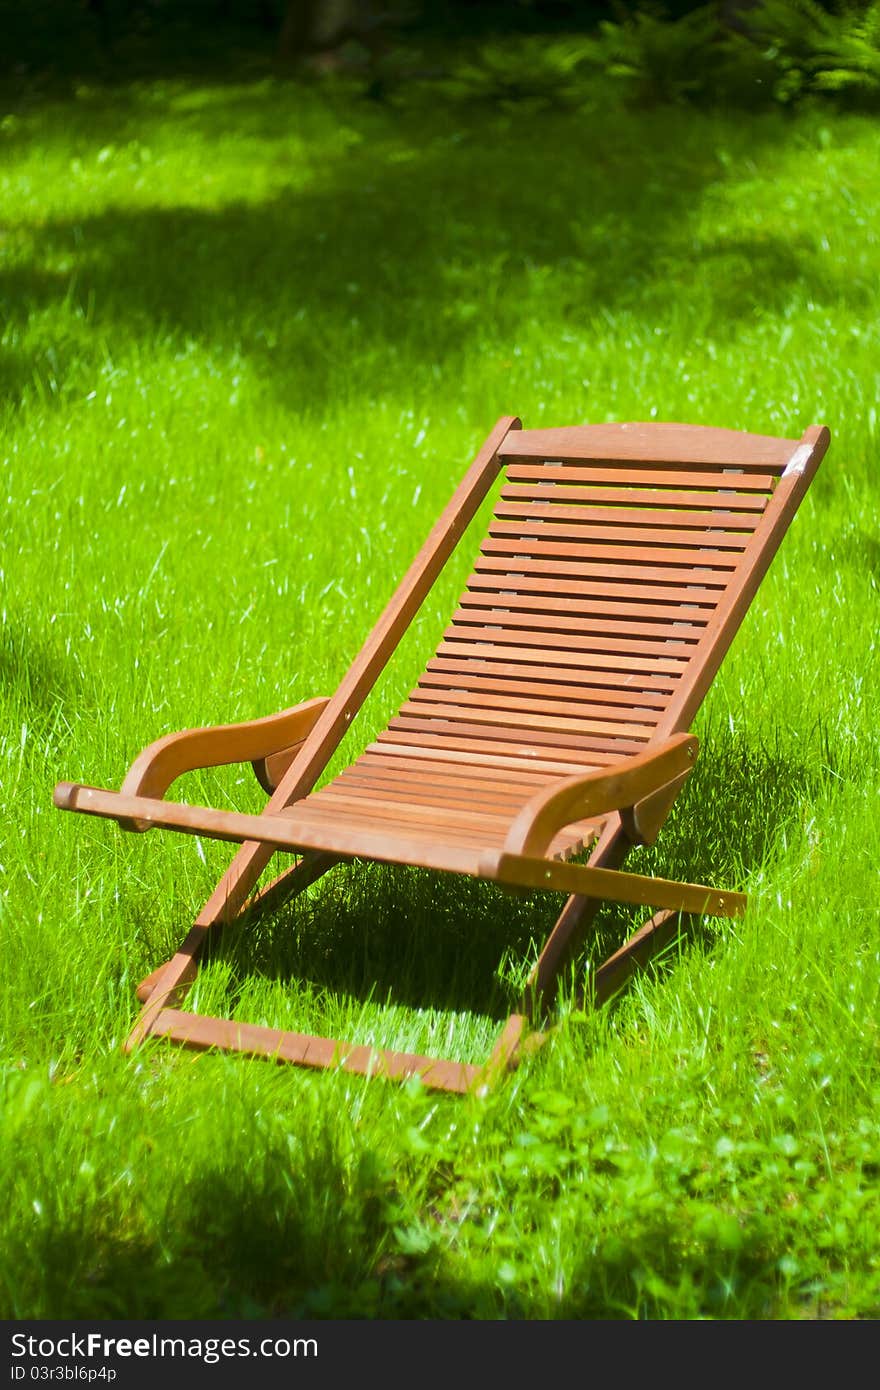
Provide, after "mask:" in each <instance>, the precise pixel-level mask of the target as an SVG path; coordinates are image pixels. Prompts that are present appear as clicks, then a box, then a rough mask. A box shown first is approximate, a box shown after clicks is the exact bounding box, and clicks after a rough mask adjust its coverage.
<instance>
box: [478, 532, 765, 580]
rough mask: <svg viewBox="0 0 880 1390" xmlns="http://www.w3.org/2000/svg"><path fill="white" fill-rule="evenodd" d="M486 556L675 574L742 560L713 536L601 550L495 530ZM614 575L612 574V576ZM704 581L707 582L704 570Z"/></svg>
mask: <svg viewBox="0 0 880 1390" xmlns="http://www.w3.org/2000/svg"><path fill="white" fill-rule="evenodd" d="M480 550H481V554H483V555H512V556H516V557H520V556H521V557H522V558H523V559H525V560H532V561H534V560H542V559H545V560H579V561H585V562H586V563H587V564H593V565H603V566H608V565H616V564H618V563H619V564H621V565H627V566H636V567H644V566H648V565H650V566H659V565H670V566H672V567H674V568H675V571H676V575H679V574H680V573H681V571H682V570H685V571H691V572H693V571H695V570H700V571H702V570H705V569H716V570H734V569H736V567H737V565H738V564H739V561H740V554H739V553H738V552H735V551H733V550H719V549H718V547H717V546H716V545H715V542H714V538H713V540H712V542H711V543H710V542H709V541H708V540H707V541H706V542H705V543H704V544H703V545H698V544H697V543H696V542H694V544H693V545H692V546H690V547H687V546H673V545H664V546H660V545H658V546H657V547H656V548H653V547H649V546H645V547H643V548H639V547H638V546H635V545H603V546H602V547H601V550H598V549H597V547H596V546H595V545H586V544H584V543H578V544H576V543H575V542H573V541H570V540H559V539H556V538H554V537H553V536H550V535H548V536H547V538H546V539H539V537H537V536H529V537H525V536H511V535H505V534H499V535H496V534H495V533H494V530H493V531H491V532H490V534H489V536H487V538H486V539H485V540H484V541H483V544H482V546H481V547H480ZM610 577H613V576H610ZM699 579H700V582H701V583H705V582H706V580H705V577H704V575H703V574H702V573H700V575H699Z"/></svg>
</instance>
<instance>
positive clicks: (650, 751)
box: [55, 417, 830, 1092]
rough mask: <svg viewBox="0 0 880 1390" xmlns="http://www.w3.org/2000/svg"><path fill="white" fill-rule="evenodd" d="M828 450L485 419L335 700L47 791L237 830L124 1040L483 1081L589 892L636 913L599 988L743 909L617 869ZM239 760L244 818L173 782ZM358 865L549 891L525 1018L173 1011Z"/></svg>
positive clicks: (821, 432) (145, 822)
mask: <svg viewBox="0 0 880 1390" xmlns="http://www.w3.org/2000/svg"><path fill="white" fill-rule="evenodd" d="M829 442H830V435H829V432H828V430H827V429H826V428H825V427H824V426H812V427H811V428H809V429H808V430H807V431H806V432H805V433H804V435H803V436H802V437H801V439H799V440H794V439H780V438H772V437H769V436H762V435H756V434H747V433H743V432H740V431H735V430H726V429H714V428H706V427H702V426H694V425H677V424H660V423H651V424H607V425H584V426H576V427H571V428H561V429H539V430H527V429H522V428H521V424H520V421H519V420H518V419H517V418H515V417H507V418H503V419H501V420H499V421H498V423H497V424H496V426H495V428H494V429H493V430H492V432H491V433H490V434H489V436H488V438H487V439H486V441H485V443H484V444H483V446H482V448H481V449H480V450H479V452H478V454H477V456H476V458H475V459H474V462H473V463H472V465H471V467H470V469H469V470H468V472H467V473H466V474H465V476H464V478H463V480H462V482H461V483H460V485H459V486H458V488H457V489H456V491H455V493H454V495H453V497H452V499H451V501H450V502H449V504H448V506H447V507H446V509H445V510H444V511H443V512H442V514H441V515H440V517H439V518H438V520H437V522H436V524H435V525H434V527H433V529H432V531H431V532H430V535H429V536H428V538H427V540H426V541H425V544H424V545H423V547H422V549H421V550H420V551H419V553H418V555H417V556H416V558H415V560H414V561H413V563H412V565H411V567H410V568H409V570H408V571H407V573H406V575H405V576H404V578H403V580H402V582H401V583H400V586H399V588H398V589H397V591H396V593H395V594H394V596H393V597H392V599H391V601H390V602H389V604H388V607H387V608H386V610H385V612H384V613H383V614H382V616H381V618H380V619H379V621H378V623H377V624H376V626H375V628H374V629H373V632H372V633H371V635H370V636H369V637H368V639H367V641H366V643H365V645H364V647H363V648H362V650H361V652H360V654H359V655H358V656H357V657H356V658H355V660H354V662H353V664H352V666H351V668H350V669H349V671H348V674H347V675H346V676H345V677H344V679H343V681H342V683H341V684H340V686H339V688H338V690H337V691H336V693H335V695H333V696H332V697H330V698H320V699H312V700H307V701H306V702H305V703H304V704H300V705H297V706H296V707H295V708H293V709H288V710H284V711H283V712H282V713H280V714H277V715H274V716H271V717H269V718H265V719H256V720H252V721H250V722H246V723H240V724H230V725H226V726H221V727H217V728H208V729H194V730H188V731H185V732H182V733H173V734H169V735H166V736H165V737H164V738H160V739H159V740H158V741H157V742H156V743H153V744H151V745H150V746H149V747H148V748H146V749H145V750H144V751H143V752H142V753H141V754H140V755H139V756H138V757H137V758H136V759H135V761H134V763H133V764H132V766H131V768H130V770H129V772H128V774H127V776H126V778H125V780H124V782H123V784H122V787H121V790H120V791H109V790H101V789H99V788H95V787H90V786H85V785H81V784H74V783H66V782H65V783H59V784H58V786H57V787H56V789H55V804H56V806H58V807H60V808H62V809H64V810H67V811H79V812H84V813H86V814H89V815H96V816H104V817H109V818H111V819H113V820H115V821H116V822H117V823H118V824H119V825H120V826H121V827H122V828H123V829H124V830H128V831H135V832H137V831H145V830H149V829H151V828H155V827H163V828H166V829H170V830H179V831H183V832H185V833H189V834H197V835H204V836H209V837H214V838H216V839H220V840H230V841H233V842H237V843H238V844H239V845H240V848H239V849H238V851H237V853H236V854H235V856H234V858H233V859H232V862H231V864H230V866H229V868H228V870H227V871H226V873H225V874H224V875H223V877H222V878H221V880H220V882H219V883H218V884H217V887H216V889H215V890H214V892H213V893H212V895H211V897H210V898H209V899H208V901H207V903H206V904H205V906H204V908H203V909H202V911H201V913H200V914H199V915H198V917H197V918H196V920H195V922H194V924H193V926H192V928H191V929H190V931H189V934H188V935H187V937H186V939H185V940H184V941H183V943H182V945H181V947H180V949H179V950H178V952H177V953H176V954H175V955H174V957H173V958H172V959H171V960H170V961H168V962H166V963H165V964H164V965H162V966H160V967H159V968H158V969H157V970H155V971H154V972H153V974H152V975H151V976H149V977H148V978H147V980H145V981H144V982H143V983H142V985H141V986H140V987H139V991H138V993H139V997H140V999H141V1002H142V1005H143V1007H142V1011H141V1014H140V1016H139V1018H138V1020H137V1022H136V1024H135V1026H134V1028H133V1031H132V1033H131V1035H130V1037H129V1039H128V1041H127V1044H126V1046H127V1047H128V1048H129V1049H130V1048H132V1047H134V1046H136V1045H137V1044H139V1043H140V1042H141V1041H142V1040H143V1039H145V1038H147V1037H154V1038H155V1037H162V1038H167V1039H173V1040H174V1041H176V1042H178V1043H181V1044H183V1045H185V1046H187V1047H191V1048H197V1049H210V1048H220V1049H226V1050H232V1051H241V1052H244V1053H247V1054H250V1055H257V1056H265V1057H270V1058H273V1059H274V1060H276V1061H285V1062H293V1063H297V1064H300V1065H305V1066H313V1067H333V1066H339V1067H343V1068H345V1069H346V1070H348V1071H353V1072H358V1073H362V1074H366V1075H372V1074H382V1075H385V1076H387V1077H392V1078H395V1079H405V1078H407V1077H410V1076H413V1075H418V1076H420V1077H421V1078H422V1080H423V1082H424V1083H425V1084H426V1085H429V1086H433V1087H436V1088H439V1089H441V1090H447V1091H458V1092H465V1091H474V1090H479V1089H480V1088H481V1087H485V1086H487V1085H488V1084H490V1082H491V1080H492V1079H493V1078H494V1077H496V1076H497V1075H499V1074H500V1073H503V1072H504V1071H505V1070H507V1069H509V1068H511V1067H513V1066H515V1065H516V1063H517V1061H518V1060H519V1057H520V1056H521V1053H522V1050H523V1047H524V1043H525V1039H526V1037H527V1033H528V1024H529V1022H530V1021H533V1020H534V1019H535V1018H536V1017H538V1016H539V1015H540V1012H541V1010H542V1008H543V1007H544V1005H545V1003H546V1001H547V999H548V997H549V993H550V991H551V990H552V988H553V986H554V983H555V982H556V980H557V978H558V974H559V971H560V969H561V967H562V965H563V963H564V962H566V960H567V959H568V958H569V957H570V953H571V951H572V950H573V949H574V947H575V946H576V944H577V943H578V941H580V940H582V938H583V935H584V932H585V931H586V928H587V926H588V924H589V922H590V920H591V918H592V917H593V915H594V914H595V912H596V910H597V908H598V906H599V905H600V903H601V902H602V901H603V900H606V901H614V902H622V903H627V904H632V905H636V906H642V905H644V906H646V907H650V908H651V909H652V910H653V913H652V916H651V917H650V918H649V919H648V920H647V921H646V922H645V924H644V925H643V926H642V927H641V928H640V929H639V930H638V931H636V932H635V933H634V934H633V935H632V936H631V937H630V938H629V940H628V941H626V942H625V943H624V944H623V945H622V946H621V948H620V949H619V950H618V951H616V952H615V953H614V955H613V956H612V957H611V958H610V959H609V960H608V961H607V962H605V964H604V965H602V966H600V967H599V969H598V970H597V971H596V972H595V975H594V979H593V988H594V991H595V994H596V997H597V998H602V997H607V996H608V995H609V994H611V993H613V992H614V991H615V990H616V989H617V988H619V986H620V983H621V982H622V981H623V979H625V977H626V975H627V973H629V972H630V971H631V970H632V969H633V968H635V967H636V966H637V965H638V964H639V963H640V962H641V961H643V960H644V959H645V958H647V956H648V955H649V954H650V952H651V951H652V950H653V949H654V948H656V946H657V945H658V943H660V942H662V941H664V940H668V939H669V936H670V935H671V933H672V932H673V931H675V930H677V924H678V920H679V915H680V914H695V915H710V916H711V915H715V916H721V917H736V916H738V915H740V914H741V913H742V912H743V910H744V907H745V901H746V900H745V897H744V896H743V895H742V894H741V893H738V892H732V891H729V890H727V889H718V888H711V887H706V886H704V885H700V884H691V883H679V882H672V881H669V880H666V879H661V878H653V877H647V876H643V875H639V874H634V873H628V872H626V871H625V870H624V869H623V868H622V867H621V866H622V864H623V861H624V858H625V856H626V854H627V851H628V850H629V849H630V848H631V847H632V846H633V845H638V844H651V843H653V841H654V840H655V838H656V836H657V834H658V832H659V830H660V828H661V826H662V825H663V822H664V820H665V819H666V817H667V815H668V813H669V811H670V809H671V807H672V804H673V802H674V800H675V798H676V796H677V795H678V793H679V791H680V790H681V788H682V787H683V785H684V783H685V782H686V780H687V778H688V776H689V774H690V772H691V770H692V768H693V766H694V760H695V758H696V755H697V740H696V738H694V737H693V736H692V735H691V734H689V733H688V730H689V728H690V726H691V724H692V722H693V719H694V716H695V714H696V712H697V709H698V708H699V705H700V703H701V701H702V699H703V697H704V696H705V694H706V692H707V690H708V689H709V687H710V685H711V682H712V680H713V678H714V676H715V673H716V672H717V670H718V668H719V666H720V663H721V661H722V658H723V656H724V654H725V652H726V650H727V648H728V647H729V645H730V642H731V640H732V639H733V637H734V635H735V633H736V631H737V629H738V628H739V626H740V623H741V622H742V619H743V617H744V615H745V613H746V611H747V609H748V606H749V604H750V602H751V600H752V598H753V596H754V595H755V593H756V591H757V589H758V586H759V584H760V582H761V579H762V577H763V575H764V574H765V572H766V570H767V568H768V566H769V564H770V562H771V560H772V558H773V555H774V554H775V552H776V550H777V547H778V546H779V544H780V541H781V540H782V537H783V535H784V534H785V532H786V530H787V528H788V526H789V524H790V522H791V520H792V518H793V516H794V514H795V512H796V510H797V508H798V506H799V505H800V502H801V500H802V498H803V497H804V494H805V493H806V490H807V488H808V487H809V484H810V481H811V479H812V477H813V475H814V473H815V471H816V469H817V467H818V465H819V463H820V461H821V459H822V457H823V455H824V453H825V451H826V449H827V447H828V444H829ZM502 472H503V474H504V479H503V486H502V487H501V490H500V493H499V496H498V501H497V503H496V505H495V508H494V513H493V516H492V520H491V523H490V525H489V530H488V535H487V536H486V539H485V540H484V541H483V543H482V545H481V547H480V550H479V554H478V555H477V557H476V561H475V563H474V567H473V573H472V574H471V576H470V578H469V579H468V581H467V587H466V588H465V591H464V593H463V595H462V597H461V600H460V603H459V606H458V608H457V609H456V611H455V612H454V613H453V615H452V619H451V623H450V626H449V627H448V628H447V630H446V631H445V633H444V634H443V637H442V639H441V641H440V644H439V646H438V648H437V651H436V654H435V655H434V656H433V657H432V659H431V660H429V661H428V663H427V666H426V668H425V671H424V674H423V675H422V676H421V678H420V680H419V682H418V685H417V686H416V688H415V689H414V690H413V691H412V693H411V695H410V696H409V698H408V699H407V700H406V702H405V703H404V704H403V706H402V707H401V709H400V711H399V713H398V714H397V716H396V717H395V718H393V719H392V720H391V721H390V722H389V724H388V726H387V728H386V729H385V730H384V732H382V733H381V734H380V735H379V736H378V738H377V739H376V740H375V742H373V743H371V744H370V745H369V747H367V748H366V749H365V751H364V752H363V753H362V754H361V755H360V756H359V757H358V758H357V759H356V760H355V761H354V762H353V763H352V764H351V766H349V767H348V768H346V769H345V770H344V771H343V772H341V773H340V774H339V775H338V776H337V777H335V778H334V779H333V780H332V781H331V782H330V783H329V784H328V785H326V786H324V787H322V788H321V789H320V790H318V791H314V790H313V788H314V786H315V783H316V782H317V781H318V779H319V778H320V776H321V773H322V772H323V770H324V769H325V767H326V766H327V763H328V762H329V760H330V758H331V756H332V755H333V753H334V750H335V749H336V747H337V745H338V744H339V742H340V740H341V738H342V737H343V735H344V734H345V733H346V732H347V731H348V729H349V727H350V724H351V721H352V720H353V719H354V717H355V715H356V714H357V712H358V709H359V708H360V706H361V705H362V704H363V701H364V699H365V698H366V696H367V694H368V693H369V691H370V689H371V688H372V686H373V684H374V682H375V681H376V678H377V676H378V675H379V673H380V672H381V670H382V669H383V667H384V666H385V664H386V663H387V661H388V659H389V657H390V656H391V654H392V652H393V651H394V649H395V647H396V645H397V643H398V641H399V640H400V638H401V636H402V634H403V633H404V632H405V630H406V628H407V626H408V625H409V623H410V622H411V621H412V619H413V617H414V615H415V613H416V611H417V610H418V608H419V606H420V605H421V603H422V601H423V599H424V598H425V595H426V594H427V592H428V591H429V589H430V588H431V586H432V584H433V583H434V581H435V579H436V578H437V575H438V574H439V572H440V570H441V569H442V567H443V565H444V564H445V562H446V561H447V559H448V558H449V556H450V555H451V553H452V551H453V550H454V548H455V546H456V544H457V543H458V540H459V539H460V537H461V535H462V533H463V531H464V530H465V528H466V527H467V525H468V524H469V523H470V521H471V520H472V519H473V518H474V516H475V515H476V512H477V510H478V508H479V507H480V504H481V503H482V502H483V501H484V499H485V498H486V497H487V495H488V493H489V491H490V489H491V488H492V485H493V483H495V482H496V480H497V478H498V475H499V473H502ZM233 762H251V763H252V764H253V768H254V771H255V773H256V776H257V778H258V779H259V781H260V783H261V785H262V786H263V788H264V789H265V791H266V792H267V794H268V801H267V803H266V806H265V809H264V810H263V811H262V812H261V813H260V814H259V815H251V814H243V813H239V812H234V811H224V810H221V809H217V808H212V807H205V806H190V805H184V804H181V803H179V802H173V801H169V800H166V799H165V794H166V792H167V791H168V789H169V787H170V786H171V784H172V783H173V782H174V780H175V779H176V778H177V777H178V776H180V775H181V774H182V773H184V772H187V771H191V770H193V769H196V768H202V767H212V766H218V765H221V764H226V763H233ZM276 850H284V851H294V852H295V854H296V856H297V857H296V860H295V863H294V865H293V867H292V868H288V869H287V870H286V871H285V872H284V873H282V874H280V875H279V876H278V877H276V878H275V879H274V880H273V881H271V882H270V883H269V884H268V885H267V886H266V887H264V888H262V889H259V890H257V883H258V880H259V879H260V877H261V875H262V873H263V871H264V869H265V868H266V866H267V864H268V863H269V861H270V860H271V858H272V856H273V854H274V853H275V851H276ZM353 859H364V860H372V861H379V862H384V863H389V864H403V865H417V866H420V867H422V868H425V869H431V870H437V871H440V872H444V873H453V874H466V875H470V876H474V877H477V878H480V879H483V880H487V881H489V882H491V883H493V884H497V885H499V886H500V887H502V888H509V889H514V890H515V889H546V890H548V891H550V892H553V893H557V894H558V893H562V894H564V895H566V902H565V905H564V907H563V909H562V912H561V914H560V916H559V918H558V920H557V921H556V924H555V926H554V927H553V929H552V931H551V932H550V934H549V936H548V938H547V941H546V944H545V945H544V948H543V950H542V952H541V954H540V957H539V959H538V961H537V963H536V965H535V967H534V969H533V971H532V972H531V976H530V979H529V981H528V986H527V990H526V995H525V999H524V1003H523V1004H522V1006H521V1009H522V1011H521V1012H518V1013H514V1014H511V1016H510V1018H509V1019H508V1020H507V1022H506V1024H505V1025H504V1027H503V1029H502V1030H501V1033H500V1035H499V1037H498V1040H497V1042H496V1044H495V1047H494V1049H493V1051H492V1054H491V1056H490V1057H489V1059H488V1060H487V1062H486V1063H485V1064H483V1065H479V1066H477V1065H472V1064H464V1063H461V1062H457V1061H454V1060H449V1059H438V1058H430V1057H422V1056H417V1055H414V1054H410V1053H401V1052H394V1051H391V1050H388V1049H384V1048H381V1047H378V1046H377V1047H371V1046H354V1045H352V1044H350V1043H346V1042H343V1041H341V1040H336V1039H327V1038H319V1037H313V1036H309V1035H304V1034H299V1033H293V1032H286V1031H281V1030H277V1029H272V1028H267V1027H263V1026H254V1025H249V1024H244V1023H237V1022H233V1021H231V1020H225V1019H219V1018H208V1017H204V1016H201V1015H199V1014H196V1013H191V1012H187V1011H185V1010H184V1009H183V1008H181V1007H180V1005H181V1003H182V1002H185V999H184V996H185V993H186V990H187V988H188V987H189V985H190V984H191V982H192V980H193V979H194V978H195V974H196V971H197V969H198V960H199V956H200V953H201V951H202V949H203V947H204V945H205V943H206V941H207V940H208V938H209V937H210V935H211V933H212V932H215V931H216V930H217V928H219V927H221V926H223V925H226V924H229V923H231V922H233V921H235V920H236V919H242V920H250V919H251V916H252V915H253V914H256V913H258V912H260V911H265V910H268V909H270V908H272V907H273V906H275V905H277V904H278V903H279V902H280V901H281V900H283V899H284V898H285V897H287V896H290V895H293V894H296V893H298V892H301V891H303V889H305V888H306V887H307V886H308V885H309V884H311V883H314V882H315V881H316V880H317V879H318V878H320V877H321V876H322V875H323V874H325V873H326V872H327V871H328V870H330V869H331V868H332V867H333V866H334V865H336V864H339V863H342V862H345V861H350V860H353ZM575 859H577V862H573V861H574V860H575ZM584 861H586V862H584ZM536 1036H538V1037H540V1034H537V1035H536Z"/></svg>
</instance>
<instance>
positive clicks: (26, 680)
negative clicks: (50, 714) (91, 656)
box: [0, 617, 71, 713]
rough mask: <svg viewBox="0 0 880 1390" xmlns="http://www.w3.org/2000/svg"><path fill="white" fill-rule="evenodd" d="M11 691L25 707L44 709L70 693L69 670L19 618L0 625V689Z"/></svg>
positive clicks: (48, 646)
mask: <svg viewBox="0 0 880 1390" xmlns="http://www.w3.org/2000/svg"><path fill="white" fill-rule="evenodd" d="M4 688H5V690H6V691H7V692H10V693H11V692H15V693H16V694H17V695H18V697H19V699H20V700H21V702H22V705H23V706H24V707H26V708H32V709H36V710H39V711H40V712H43V713H45V712H47V711H49V710H51V709H52V708H53V707H54V706H56V705H57V704H59V703H60V702H61V701H63V700H64V699H65V698H66V697H67V696H68V695H69V693H70V689H71V681H70V676H69V673H68V671H67V669H66V667H65V663H64V662H63V661H62V659H61V657H60V654H59V653H58V652H56V650H55V649H54V647H53V645H52V643H51V642H48V641H46V640H45V639H44V638H41V637H40V636H39V635H36V634H35V633H34V632H33V630H32V629H31V628H29V627H28V624H27V622H26V621H25V620H24V619H21V618H18V619H16V618H9V617H6V618H5V619H4V621H3V622H2V624H0V690H4Z"/></svg>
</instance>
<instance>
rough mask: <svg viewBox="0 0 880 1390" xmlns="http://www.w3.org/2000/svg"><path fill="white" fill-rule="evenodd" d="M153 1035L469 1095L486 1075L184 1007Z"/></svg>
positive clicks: (159, 1022) (160, 1020) (160, 1019)
mask: <svg viewBox="0 0 880 1390" xmlns="http://www.w3.org/2000/svg"><path fill="white" fill-rule="evenodd" d="M149 1032H150V1034H151V1036H153V1037H158V1038H172V1039H173V1040H174V1041H175V1042H178V1043H181V1044H182V1045H183V1046H184V1047H188V1048H192V1049H194V1050H195V1051H207V1050H208V1049H212V1048H218V1049H220V1050H221V1051H226V1052H244V1053H246V1054H248V1055H250V1056H252V1057H266V1058H268V1059H269V1060H271V1061H273V1062H291V1063H293V1064H294V1065H296V1066H301V1067H318V1068H322V1069H325V1068H328V1067H329V1068H334V1067H340V1068H341V1069H342V1070H343V1071H349V1072H354V1073H355V1074H356V1075H358V1076H384V1077H387V1078H388V1079H389V1080H394V1081H406V1080H407V1079H408V1078H409V1077H411V1076H420V1077H421V1079H422V1081H423V1083H424V1084H425V1085H427V1086H431V1087H433V1088H434V1089H435V1090H440V1091H452V1092H455V1093H458V1094H463V1093H465V1092H466V1091H469V1090H470V1089H471V1087H472V1086H474V1085H475V1084H476V1083H478V1082H479V1081H481V1080H482V1078H483V1068H482V1067H476V1066H472V1065H470V1064H466V1063H464V1062H451V1061H447V1060H445V1059H442V1058H436V1057H434V1058H432V1057H421V1056H419V1055H418V1054H417V1053H414V1052H393V1051H391V1050H389V1049H387V1048H377V1047H364V1046H355V1045H354V1044H352V1043H347V1042H340V1041H338V1040H337V1039H335V1038H317V1037H312V1036H311V1035H310V1034H307V1033H292V1032H287V1031H283V1030H282V1029H279V1028H266V1027H264V1026H263V1025H262V1024H254V1023H236V1022H234V1021H233V1020H231V1019H225V1018H211V1017H208V1016H205V1015H204V1014H192V1013H186V1012H184V1011H182V1010H178V1009H162V1010H161V1012H159V1013H158V1014H157V1015H156V1016H155V1017H154V1018H153V1019H152V1020H151V1023H150V1028H149Z"/></svg>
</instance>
